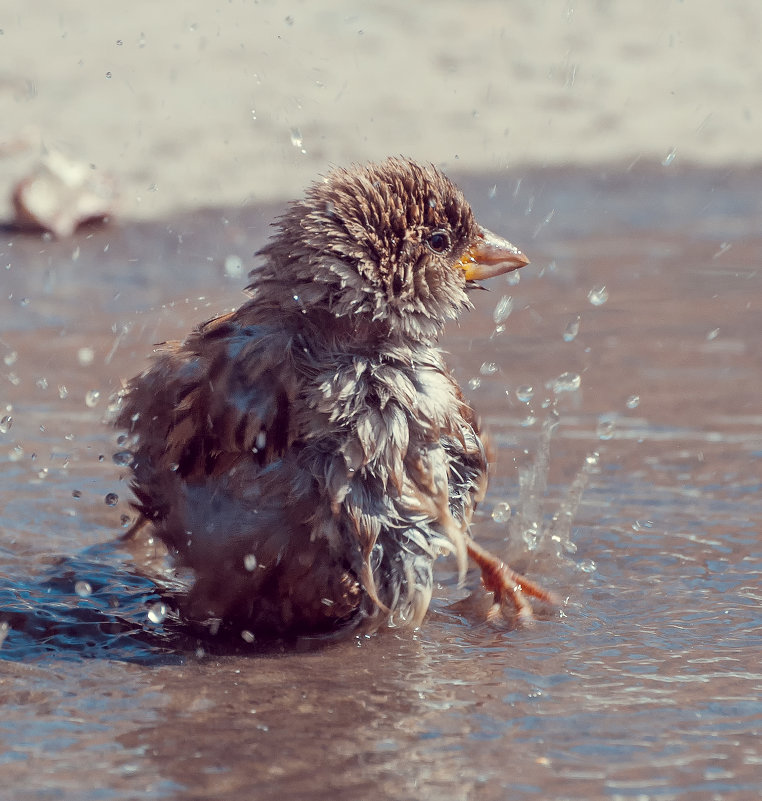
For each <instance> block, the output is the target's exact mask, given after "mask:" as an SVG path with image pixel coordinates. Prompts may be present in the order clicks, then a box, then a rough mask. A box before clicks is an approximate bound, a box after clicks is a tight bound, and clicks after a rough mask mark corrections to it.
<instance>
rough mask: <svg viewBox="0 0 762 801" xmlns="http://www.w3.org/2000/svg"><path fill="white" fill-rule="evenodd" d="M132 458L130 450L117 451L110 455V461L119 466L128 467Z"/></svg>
mask: <svg viewBox="0 0 762 801" xmlns="http://www.w3.org/2000/svg"><path fill="white" fill-rule="evenodd" d="M134 458H135V456H134V454H133V453H132V451H118V452H117V453H115V454H114V455H113V456H112V457H111V461H113V463H114V464H115V465H117V466H119V467H129V465H131V464H132V460H133V459H134Z"/></svg>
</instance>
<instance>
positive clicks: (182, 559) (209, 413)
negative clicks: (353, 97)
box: [116, 158, 552, 637]
mask: <svg viewBox="0 0 762 801" xmlns="http://www.w3.org/2000/svg"><path fill="white" fill-rule="evenodd" d="M276 225H277V233H276V234H275V235H274V236H273V237H272V239H271V240H270V241H269V243H268V244H266V245H265V247H264V248H263V249H262V250H261V251H260V252H259V253H258V256H259V258H260V261H259V264H258V266H256V267H255V268H254V269H253V270H252V272H251V274H250V278H251V284H250V285H249V286H248V287H247V291H248V293H249V295H250V299H249V300H247V301H246V302H245V303H244V304H243V305H242V306H241V307H240V308H239V309H238V310H237V311H234V312H232V313H229V314H224V315H222V316H220V317H216V318H215V319H212V320H210V321H209V322H206V323H204V324H203V325H200V326H199V327H198V328H197V329H196V330H194V331H193V332H192V333H191V334H190V335H189V336H188V337H187V338H186V339H185V341H183V342H172V343H164V344H163V345H162V346H160V347H159V349H158V351H157V353H156V355H155V357H154V359H153V362H152V364H151V366H150V367H149V368H148V369H147V370H146V371H145V372H143V373H142V374H141V375H139V376H137V377H136V378H134V379H133V380H132V381H130V382H129V383H128V384H127V385H126V387H125V389H124V391H123V393H122V397H121V401H120V403H121V408H120V412H119V414H118V419H117V420H116V424H117V426H118V427H120V428H122V429H126V430H127V431H128V432H129V433H130V434H131V435H132V437H133V446H132V452H133V460H132V471H133V478H132V487H133V491H134V493H135V497H136V503H135V506H136V508H137V510H138V512H139V519H138V520H137V522H136V524H135V525H134V526H133V529H132V531H133V532H134V531H137V530H138V529H139V528H140V527H142V526H143V525H144V524H147V523H150V524H151V525H152V526H153V528H154V530H155V533H156V534H157V535H158V536H159V537H160V538H161V540H162V541H163V542H164V543H165V544H166V546H167V548H168V549H169V551H170V552H171V553H172V554H173V555H174V556H175V558H176V560H177V562H178V563H179V564H180V565H183V566H185V567H187V568H191V569H192V571H193V574H194V581H193V584H192V586H191V587H190V589H189V591H188V593H187V597H185V599H184V601H183V603H182V609H181V611H182V613H183V615H184V616H185V617H186V618H187V619H189V620H191V621H196V622H198V623H200V624H203V625H209V626H213V625H215V626H218V625H219V624H220V622H223V623H224V624H226V625H232V626H236V627H239V629H240V630H246V631H250V632H252V633H254V634H256V635H264V636H274V637H280V636H287V635H297V636H299V635H309V636H314V635H326V636H336V635H342V634H349V633H356V632H368V631H372V630H375V629H377V628H379V627H380V626H383V625H395V626H411V627H415V626H418V625H419V624H420V623H421V621H422V620H423V617H424V615H425V614H426V611H427V609H428V606H429V602H430V599H431V594H432V584H433V579H432V569H433V564H434V560H435V558H436V557H437V556H438V555H440V554H443V553H453V554H454V555H455V557H456V559H457V564H458V568H459V572H460V576H461V579H462V578H463V576H464V574H465V571H466V568H467V564H468V560H469V558H470V559H472V560H473V561H474V562H475V563H476V564H477V565H478V567H479V568H480V570H481V574H482V580H483V584H484V587H485V588H486V590H487V591H489V592H491V593H493V594H494V606H493V607H492V609H491V613H490V614H491V615H496V614H499V613H501V612H505V613H506V615H507V616H508V617H511V616H512V615H513V614H514V613H518V615H519V617H520V618H523V619H529V618H531V616H532V608H531V605H530V603H529V601H528V600H527V596H533V597H535V598H537V599H540V600H543V601H551V600H552V596H551V595H550V594H549V593H547V592H546V591H545V590H543V589H542V588H541V587H539V586H538V585H537V584H535V583H534V582H532V581H530V580H529V579H527V578H526V577H524V576H522V575H519V574H518V573H516V572H514V571H513V570H512V569H511V568H510V567H508V566H507V565H505V564H503V562H502V561H501V560H500V559H499V558H498V557H496V556H494V555H492V554H490V553H489V552H488V551H486V550H485V549H484V548H482V547H481V546H480V545H478V544H477V543H476V542H475V541H474V539H473V536H472V532H471V530H470V523H471V518H472V515H473V512H474V508H475V506H476V504H477V503H478V502H479V501H480V500H481V499H482V497H483V495H484V492H485V488H486V481H487V458H486V455H485V447H484V444H483V441H482V438H481V436H480V431H479V425H478V423H477V420H476V417H475V414H474V411H473V410H472V409H471V408H470V407H469V405H468V404H467V403H466V401H465V400H464V397H463V395H462V393H461V390H460V389H459V387H458V385H457V383H456V382H455V380H454V378H453V377H452V376H451V375H450V373H449V372H448V370H447V368H446V366H445V363H444V360H443V356H442V353H441V351H440V350H439V348H438V346H437V337H438V335H439V334H440V332H441V331H442V329H443V327H444V325H445V323H446V322H447V321H448V320H452V319H455V318H456V317H457V316H458V315H459V314H460V312H461V311H463V310H465V309H468V308H470V306H471V304H470V301H469V298H468V291H469V289H471V288H473V287H475V286H478V284H477V283H476V282H478V281H481V280H483V279H487V278H490V277H493V276H497V275H500V274H502V273H505V272H508V271H509V270H515V269H517V268H519V267H522V266H523V265H525V264H527V263H528V259H527V258H526V257H525V256H524V255H523V254H522V253H521V252H520V251H519V250H518V249H517V248H516V247H514V246H513V245H512V244H511V243H510V242H508V241H506V240H504V239H502V238H500V237H498V236H496V235H495V234H492V233H491V232H489V231H487V230H486V229H485V228H482V227H481V226H479V225H478V224H477V223H476V221H475V219H474V215H473V213H472V211H471V208H470V207H469V205H468V203H467V202H466V200H465V198H464V196H463V194H462V193H461V191H460V190H459V189H458V188H457V187H456V186H455V185H454V184H453V183H452V182H451V181H450V180H449V179H448V178H447V177H446V176H445V175H443V174H442V173H441V172H440V171H439V170H438V169H436V168H434V167H432V166H421V165H419V164H416V163H414V162H412V161H409V160H406V159H396V158H395V159H388V160H386V161H384V162H381V163H378V164H369V165H365V166H356V167H352V168H349V169H336V170H334V171H332V172H331V173H329V174H328V175H327V177H325V179H323V180H322V181H318V182H316V183H315V184H314V185H312V186H311V187H310V188H309V189H308V190H307V192H306V195H305V197H304V198H303V199H301V200H298V201H296V202H294V203H292V204H291V205H290V206H289V207H288V210H287V211H286V212H285V214H284V215H283V216H282V217H281V218H280V219H279V220H278V221H277V223H276Z"/></svg>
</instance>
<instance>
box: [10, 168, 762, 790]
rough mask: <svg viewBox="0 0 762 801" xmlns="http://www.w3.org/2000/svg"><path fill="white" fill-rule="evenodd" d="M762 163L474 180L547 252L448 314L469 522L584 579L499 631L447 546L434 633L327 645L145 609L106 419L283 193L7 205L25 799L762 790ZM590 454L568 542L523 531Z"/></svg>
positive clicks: (241, 257) (508, 221)
mask: <svg viewBox="0 0 762 801" xmlns="http://www.w3.org/2000/svg"><path fill="white" fill-rule="evenodd" d="M761 179H762V174H760V173H759V172H755V171H748V170H745V171H741V170H736V171H734V170H727V171H720V170H707V171H703V170H698V169H695V170H685V171H683V172H672V171H671V170H670V169H665V170H637V169H636V170H634V171H632V172H626V171H622V170H616V171H612V172H610V173H605V172H601V171H592V170H588V171H571V170H570V171H566V172H565V171H554V172H549V171H537V172H526V173H522V174H520V175H518V174H517V175H514V176H510V177H504V176H503V177H501V178H500V180H499V181H498V182H497V183H495V179H494V178H489V177H484V178H479V177H476V178H473V177H472V178H468V177H466V178H464V179H463V180H462V181H461V184H462V186H463V187H464V189H465V191H466V193H467V195H468V196H469V198H470V199H471V200H472V202H473V205H474V207H475V209H476V211H477V216H478V217H479V218H480V220H481V221H482V222H483V223H484V224H485V225H487V226H488V227H490V228H493V229H495V230H497V231H499V232H501V233H504V234H506V235H508V236H510V237H511V238H512V239H513V240H514V241H515V242H517V243H518V244H520V245H521V246H522V247H523V248H524V249H525V250H526V251H527V252H528V253H529V255H530V256H531V257H532V261H533V264H532V266H530V267H529V268H527V269H525V270H524V271H523V272H522V274H521V280H520V282H519V284H518V285H510V284H508V283H506V282H505V281H504V280H503V279H497V280H495V281H493V282H492V287H491V288H492V291H491V292H490V293H486V292H484V293H479V294H477V295H476V297H475V301H476V304H477V309H476V311H475V312H474V313H472V314H470V315H467V316H465V317H464V318H463V320H462V322H461V325H460V326H459V327H458V326H451V328H450V330H449V332H448V335H447V338H446V342H445V345H446V347H447V349H448V350H449V351H450V354H451V355H450V363H451V365H452V367H453V368H454V370H455V372H456V374H457V375H458V377H459V379H460V380H461V382H462V383H463V384H464V386H469V389H468V394H469V396H470V398H471V399H472V401H473V403H474V404H475V405H476V406H477V407H478V409H479V410H480V412H481V414H482V416H483V418H484V420H485V422H486V424H487V427H488V428H489V430H490V432H491V434H492V441H493V444H494V445H495V448H496V453H497V464H496V468H495V471H494V475H493V478H492V483H491V487H490V491H489V495H488V498H487V502H486V503H485V504H484V506H483V508H482V510H481V512H480V517H479V520H478V523H477V535H478V537H479V539H480V540H481V541H482V542H484V543H486V544H487V545H488V546H489V547H490V548H491V549H493V550H497V551H501V552H504V553H510V554H511V556H512V558H514V559H515V560H516V561H517V562H518V563H519V564H520V566H521V567H522V568H523V569H525V570H526V571H528V572H529V573H530V574H531V575H533V576H535V577H537V578H539V579H540V580H541V581H542V582H543V583H544V584H545V585H546V586H548V587H549V588H552V589H555V590H556V591H557V592H558V593H559V594H560V595H561V596H562V597H563V598H564V599H565V602H564V604H563V607H562V608H561V609H560V610H558V611H557V612H556V613H554V614H552V615H549V616H546V617H544V618H543V619H541V620H539V621H538V622H537V623H536V625H534V626H533V627H531V628H525V629H512V630H511V629H508V630H501V629H496V628H494V627H491V626H489V625H486V624H484V623H481V622H480V620H479V616H478V609H477V608H475V607H476V606H478V605H476V604H474V603H468V602H464V601H463V599H464V597H466V596H467V595H468V593H469V591H471V590H477V594H478V577H477V576H476V575H475V574H474V573H470V574H469V577H468V586H467V587H465V588H463V589H459V588H458V587H457V582H456V576H455V574H454V569H453V568H454V566H453V565H452V564H451V563H450V562H448V561H447V560H443V561H442V564H441V570H440V572H439V576H438V578H439V584H438V587H437V590H436V592H435V600H434V603H433V606H432V611H431V613H430V615H429V617H428V618H427V620H426V621H425V624H424V626H423V627H422V629H421V630H420V631H418V632H415V633H411V632H398V631H394V630H390V631H387V632H384V633H382V634H381V635H378V636H374V637H370V638H362V639H359V640H352V641H350V642H347V643H343V644H340V645H336V646H331V647H328V648H323V649H320V650H316V651H312V652H307V653H303V652H284V653H275V654H273V653H270V654H266V655H263V654H258V653H257V652H256V650H255V648H254V646H252V647H247V646H246V644H245V643H242V644H241V645H242V647H241V648H240V649H239V650H238V651H237V652H236V651H231V650H230V649H228V650H227V651H225V652H215V649H214V647H213V646H210V645H209V644H208V643H199V642H198V641H196V640H195V639H194V638H193V636H192V635H190V634H188V632H185V631H184V630H183V628H182V626H181V625H179V624H178V623H177V621H173V620H171V619H169V618H168V619H167V620H165V621H162V620H161V617H160V616H158V617H157V615H156V614H149V613H151V612H152V610H153V612H155V609H156V607H155V604H156V603H157V600H158V595H157V593H156V588H155V586H154V585H153V583H152V582H151V580H149V579H148V578H146V577H145V575H144V573H143V572H141V569H140V566H141V560H142V561H145V559H146V557H147V550H146V549H141V548H139V549H136V548H133V549H131V550H127V549H121V548H119V547H116V546H115V545H114V544H113V539H114V537H115V536H116V535H117V534H118V533H119V532H120V531H121V530H122V526H123V525H124V524H125V522H126V519H127V518H128V517H129V516H130V509H129V506H128V500H129V492H128V489H127V487H126V484H125V481H124V469H123V468H120V467H119V466H118V465H116V464H114V462H113V460H112V454H113V453H114V452H115V451H118V450H119V445H118V443H117V441H116V436H115V434H114V433H113V432H111V431H110V430H109V429H108V428H106V427H105V426H104V425H103V424H102V419H103V416H104V414H105V413H106V407H107V405H108V396H109V395H110V393H111V392H113V391H114V390H115V389H116V388H117V387H118V386H119V383H120V381H121V380H122V379H124V378H127V377H129V376H131V375H132V374H134V373H135V372H137V371H139V370H140V369H141V368H142V367H143V366H144V364H145V360H146V357H147V355H148V354H149V353H150V351H151V345H152V343H154V342H157V341H160V340H163V339H166V338H173V337H178V336H181V335H182V334H183V333H184V332H185V331H186V330H188V328H190V327H191V326H192V325H193V324H195V323H196V322H199V321H201V320H203V319H205V318H207V317H210V316H212V315H214V314H216V313H218V312H220V311H222V310H224V309H228V308H232V307H233V306H235V305H237V304H238V303H239V302H240V299H241V296H240V294H239V290H240V288H241V287H242V286H243V285H244V283H245V269H246V265H247V264H248V263H249V262H250V259H251V253H252V252H253V251H254V250H255V249H256V247H257V246H258V245H260V244H261V243H262V242H263V241H264V237H265V236H266V235H267V225H268V222H269V220H270V218H271V217H272V215H273V212H274V209H271V208H267V209H254V208H247V209H226V210H219V209H218V210H205V211H199V212H197V213H194V214H189V215H185V216H182V217H178V218H176V219H172V220H165V221H161V222H155V223H141V224H137V223H135V224H129V223H124V224H121V225H116V224H114V225H112V226H110V227H106V228H102V229H91V230H83V231H81V232H79V233H78V234H77V236H76V237H75V238H74V239H72V240H69V241H66V242H54V241H48V240H46V239H45V238H41V237H39V236H30V235H20V234H18V233H14V232H12V231H10V230H7V231H4V232H2V234H0V254H1V255H0V286H2V301H1V302H2V321H1V322H0V359H2V361H0V404H1V406H0V418H6V417H7V416H9V417H11V418H12V420H11V421H10V423H9V422H8V420H7V419H4V420H3V422H2V423H1V424H0V429H2V433H0V470H1V471H2V473H1V475H2V479H1V480H2V494H1V495H0V619H2V620H5V621H6V622H7V624H8V625H9V628H8V630H7V631H6V632H5V634H6V636H5V639H4V641H3V642H2V646H0V710H1V714H0V777H1V778H0V797H2V798H9V799H11V798H12V799H17V800H18V801H28V800H30V799H79V800H80V801H89V800H92V801H95V800H96V799H113V798H120V799H131V798H153V799H165V798H166V799H192V798H199V799H207V798H214V799H240V798H257V799H260V798H262V799H269V798H346V799H356V798H373V799H375V798H378V799H428V798H431V799H598V798H600V799H637V800H638V801H644V800H645V799H660V800H662V799H664V800H667V799H733V800H735V799H738V801H741V799H749V798H754V797H758V794H759V792H760V787H762V744H761V740H760V735H761V734H762V667H761V666H760V657H762V628H761V627H762V608H761V602H762V590H761V589H760V576H761V575H762V548H761V547H760V528H761V526H762V492H761V491H762V346H761V345H760V338H761V335H762V233H761V232H762V199H760V198H761V197H762V196H761V195H760V193H759V189H758V188H759V186H760V180H761ZM241 264H242V265H243V268H242V269H240V268H239V266H240V265H241ZM6 265H7V266H6ZM603 286H605V287H606V291H607V294H608V299H607V300H606V302H605V303H602V304H600V305H594V304H592V303H591V302H590V300H589V298H588V294H589V292H590V291H591V290H600V288H601V287H603ZM503 295H506V296H510V297H512V299H513V311H512V313H511V314H510V316H509V317H508V318H507V319H506V320H505V322H504V326H505V331H504V332H502V333H497V334H496V333H495V322H494V318H493V313H494V311H495V308H496V306H497V305H498V301H500V299H501V298H502V296H503ZM598 297H599V299H600V297H601V293H600V292H599V293H598ZM503 307H505V305H504V304H503ZM578 317H579V332H578V333H577V335H576V337H574V338H573V339H571V335H570V334H568V333H567V337H566V338H567V339H570V341H565V339H564V332H566V331H567V330H568V327H569V325H570V324H573V323H574V322H575V321H576V320H577V318H578ZM565 373H566V374H571V375H567V376H565V377H564V378H563V379H562V381H561V383H555V384H554V382H557V380H558V379H559V376H563V374H565ZM577 375H578V376H579V388H578V389H576V390H574V389H572V387H573V386H574V384H575V383H576V381H575V376H577ZM528 386H531V387H533V390H534V392H533V396H532V398H531V399H530V400H529V401H528V402H526V401H522V400H520V399H519V398H518V397H517V394H516V390H517V389H519V390H520V389H521V388H522V387H523V388H525V387H528ZM554 388H555V390H561V389H564V388H566V389H567V390H568V391H554ZM526 394H528V393H527V392H526V390H524V394H523V395H522V396H523V397H526ZM549 403H550V406H549V405H548V404H549ZM554 405H555V409H556V411H557V412H558V415H559V424H558V426H557V427H556V428H555V430H554V431H553V436H552V438H551V441H550V455H549V460H548V466H547V469H546V467H544V463H543V453H544V450H543V449H544V446H543V445H542V442H543V437H542V433H541V432H542V426H543V422H544V421H546V420H547V419H548V416H549V414H550V413H551V410H552V407H553V406H554ZM532 419H534V422H532ZM595 452H597V453H598V461H597V465H592V466H591V465H588V468H589V469H588V474H587V476H586V477H587V486H586V487H585V490H584V493H583V495H582V500H581V503H580V504H579V507H578V508H577V509H576V513H575V516H574V519H573V523H572V525H571V528H570V531H569V534H570V540H571V542H572V543H573V545H574V547H575V548H576V550H575V549H574V548H571V549H570V548H567V549H566V550H563V549H560V550H559V549H558V548H557V547H556V545H557V543H553V542H552V541H550V538H549V537H547V536H543V537H541V538H540V540H539V547H538V548H536V549H534V550H532V549H530V547H529V546H528V544H527V542H526V541H525V540H524V539H523V538H522V537H521V532H520V528H521V527H520V526H517V525H516V521H517V520H520V519H521V515H522V514H524V513H525V512H526V511H527V504H534V505H533V507H532V508H533V509H535V510H536V509H539V510H540V511H541V513H542V516H541V520H540V522H541V530H544V531H547V529H548V526H549V521H550V519H551V518H552V516H553V514H554V513H556V512H557V511H558V510H559V509H560V508H562V505H563V503H564V500H563V499H564V497H565V496H566V495H567V493H568V489H569V487H570V486H571V485H572V484H573V483H574V481H575V478H577V477H578V476H579V474H580V469H581V468H582V466H583V465H584V464H585V463H586V462H585V460H586V457H587V456H588V455H590V454H593V453H595ZM532 471H534V473H533V472H532ZM520 472H521V473H522V474H523V475H524V476H525V477H526V476H529V477H530V478H531V477H532V476H534V478H535V480H536V483H535V486H536V487H538V488H539V489H542V488H543V485H544V484H546V488H545V490H544V492H543V494H542V497H541V498H539V499H537V498H536V499H534V500H532V499H528V498H527V494H526V492H524V493H523V494H520V493H519V489H518V486H519V474H520ZM505 503H508V504H510V505H511V507H512V509H513V517H512V518H511V520H512V521H513V522H510V521H508V520H506V516H507V513H506V512H505V507H504V506H503V504H505ZM522 509H523V510H522ZM493 512H494V517H493ZM148 550H150V549H148ZM569 551H573V552H569ZM152 617H153V618H154V619H153V620H152ZM155 621H158V622H155Z"/></svg>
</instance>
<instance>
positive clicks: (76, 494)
mask: <svg viewBox="0 0 762 801" xmlns="http://www.w3.org/2000/svg"><path fill="white" fill-rule="evenodd" d="M71 497H72V498H81V497H82V490H72V491H71Z"/></svg>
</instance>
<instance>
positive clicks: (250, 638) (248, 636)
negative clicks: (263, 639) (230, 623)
mask: <svg viewBox="0 0 762 801" xmlns="http://www.w3.org/2000/svg"><path fill="white" fill-rule="evenodd" d="M241 639H242V640H243V641H244V642H254V635H253V634H252V633H251V632H250V631H247V630H246V629H244V630H243V631H242V632H241Z"/></svg>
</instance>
